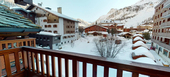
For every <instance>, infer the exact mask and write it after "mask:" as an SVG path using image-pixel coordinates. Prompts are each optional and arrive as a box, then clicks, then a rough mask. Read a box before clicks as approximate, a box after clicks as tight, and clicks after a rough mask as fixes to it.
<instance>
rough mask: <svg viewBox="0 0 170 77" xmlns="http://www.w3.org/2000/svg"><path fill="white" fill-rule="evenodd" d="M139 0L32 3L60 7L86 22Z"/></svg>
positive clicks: (45, 0)
mask: <svg viewBox="0 0 170 77" xmlns="http://www.w3.org/2000/svg"><path fill="white" fill-rule="evenodd" d="M138 1H139V0H33V3H34V4H37V3H41V2H42V3H43V5H42V6H43V7H50V8H52V10H54V11H57V7H62V14H64V15H67V16H69V17H72V18H76V19H77V18H80V19H83V20H85V21H87V22H95V21H96V20H97V19H98V18H99V17H100V16H102V15H105V14H107V13H108V12H109V11H110V9H111V8H115V9H120V8H123V7H126V6H130V5H133V4H135V3H136V2H138Z"/></svg>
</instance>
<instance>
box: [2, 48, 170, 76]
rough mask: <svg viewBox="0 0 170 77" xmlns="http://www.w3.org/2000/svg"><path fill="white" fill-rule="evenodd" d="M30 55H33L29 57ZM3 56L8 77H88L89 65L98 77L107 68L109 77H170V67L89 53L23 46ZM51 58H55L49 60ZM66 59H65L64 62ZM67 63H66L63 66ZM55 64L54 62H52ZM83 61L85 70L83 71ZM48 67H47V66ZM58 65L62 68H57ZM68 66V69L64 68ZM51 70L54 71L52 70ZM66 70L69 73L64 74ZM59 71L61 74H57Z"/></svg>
mask: <svg viewBox="0 0 170 77" xmlns="http://www.w3.org/2000/svg"><path fill="white" fill-rule="evenodd" d="M19 52H22V60H23V65H24V68H22V69H21V68H20V63H19V57H18V53H19ZM10 53H14V54H15V64H16V72H14V73H11V67H10V62H9V54H10ZM29 53H30V54H29ZM0 56H4V59H5V67H6V72H7V75H6V76H7V77H14V76H15V77H23V76H26V77H33V76H35V77H39V76H40V77H51V76H52V77H62V76H63V75H64V76H65V77H70V76H69V75H70V73H72V77H79V71H82V77H88V76H87V74H88V72H89V71H87V67H88V66H87V63H90V64H92V77H97V73H99V72H98V71H97V69H98V67H97V66H103V67H104V69H103V71H104V72H103V75H104V76H103V77H109V71H110V68H114V69H117V73H115V74H116V75H117V77H122V76H123V71H129V72H131V73H132V77H138V76H139V74H144V75H148V76H150V77H169V75H170V68H169V67H163V66H158V65H149V64H143V63H136V62H131V61H123V60H116V59H107V58H102V57H97V56H90V55H85V54H78V53H71V52H65V51H55V50H46V49H37V48H33V47H22V48H15V49H9V50H3V51H0ZM49 56H51V57H49ZM56 58H57V60H56ZM62 59H64V60H62ZM70 60H71V61H72V63H71V65H72V72H69V69H70V68H69V67H70ZM63 61H64V64H62V63H63ZM50 62H51V63H50ZM79 62H82V70H79ZM44 64H45V65H44ZM56 64H57V65H58V68H57V69H56V67H57V66H56ZM62 66H64V67H65V68H62ZM50 67H51V68H52V69H50ZM63 69H65V73H63V71H62V70H63ZM56 71H58V72H56Z"/></svg>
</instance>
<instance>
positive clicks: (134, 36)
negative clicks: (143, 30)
mask: <svg viewBox="0 0 170 77" xmlns="http://www.w3.org/2000/svg"><path fill="white" fill-rule="evenodd" d="M135 36H142V35H141V34H135V35H133V37H135ZM142 37H143V36H142Z"/></svg>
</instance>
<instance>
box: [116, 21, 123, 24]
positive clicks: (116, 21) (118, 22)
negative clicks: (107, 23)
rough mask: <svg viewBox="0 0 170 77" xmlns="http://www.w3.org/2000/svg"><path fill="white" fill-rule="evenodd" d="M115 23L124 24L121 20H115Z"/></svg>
mask: <svg viewBox="0 0 170 77" xmlns="http://www.w3.org/2000/svg"><path fill="white" fill-rule="evenodd" d="M114 23H118V24H119V23H122V22H121V21H120V20H114Z"/></svg>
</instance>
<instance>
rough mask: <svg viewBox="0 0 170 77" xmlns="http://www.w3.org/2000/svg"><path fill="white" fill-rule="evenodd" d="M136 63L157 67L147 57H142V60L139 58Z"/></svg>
mask: <svg viewBox="0 0 170 77" xmlns="http://www.w3.org/2000/svg"><path fill="white" fill-rule="evenodd" d="M134 61H135V62H140V63H146V64H154V65H157V64H156V63H155V62H154V61H153V60H152V59H150V58H147V57H141V58H138V59H136V60H134Z"/></svg>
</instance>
